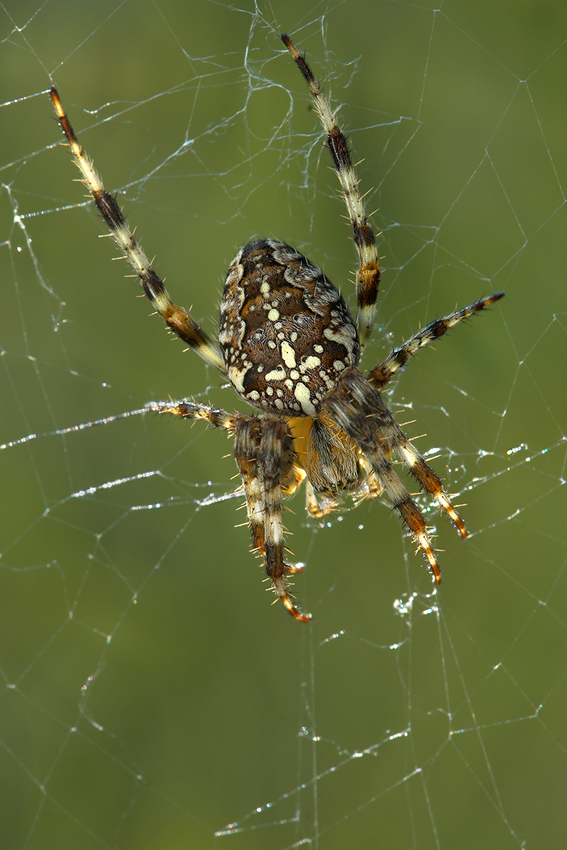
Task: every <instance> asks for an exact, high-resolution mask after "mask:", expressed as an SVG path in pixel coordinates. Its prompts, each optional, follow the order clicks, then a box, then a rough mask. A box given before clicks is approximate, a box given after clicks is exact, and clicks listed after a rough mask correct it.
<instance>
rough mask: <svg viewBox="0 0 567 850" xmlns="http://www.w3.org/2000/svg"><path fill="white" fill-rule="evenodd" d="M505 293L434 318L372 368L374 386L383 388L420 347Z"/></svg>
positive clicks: (371, 379)
mask: <svg viewBox="0 0 567 850" xmlns="http://www.w3.org/2000/svg"><path fill="white" fill-rule="evenodd" d="M505 294H506V293H505V292H495V293H494V295H488V296H487V297H486V298H479V300H478V301H475V302H474V303H473V304H469V305H468V306H467V307H463V309H462V310H455V312H454V313H449V314H448V315H447V316H444V317H443V318H442V319H434V320H433V321H432V322H430V323H429V324H428V325H426V326H425V327H424V328H421V329H420V330H419V331H417V333H414V335H413V336H411V337H410V338H409V339H407V340H406V341H405V342H404V343H402V345H400V346H399V347H398V348H394V349H393V351H392V352H391V353H390V354H389V355H388V356H387V357H386V359H385V360H383V361H382V363H379V364H378V365H377V366H375V367H374V369H372V371H371V372H370V374H369V375H368V378H367V380H368V381H369V382H370V383H371V384H372V386H374V387H376V389H382V387H383V386H385V385H386V384H387V383H388V381H389V380H390V379H391V378H392V376H393V375H394V374H395V373H396V372H397V371H398V369H400V368H401V367H402V366H405V365H406V363H407V362H408V360H409V359H410V357H412V356H413V355H414V354H415V353H416V352H417V351H419V349H420V348H424V347H425V346H426V345H429V343H430V342H433V341H434V340H436V339H439V337H441V336H443V334H446V333H447V331H448V330H449V329H450V328H452V327H454V326H455V325H458V324H459V322H462V321H463V320H464V319H468V318H469V317H470V316H474V315H475V313H478V312H479V311H480V310H483V309H484V308H485V307H488V306H489V304H494V302H495V301H499V300H500V299H501V298H503V297H504V295H505Z"/></svg>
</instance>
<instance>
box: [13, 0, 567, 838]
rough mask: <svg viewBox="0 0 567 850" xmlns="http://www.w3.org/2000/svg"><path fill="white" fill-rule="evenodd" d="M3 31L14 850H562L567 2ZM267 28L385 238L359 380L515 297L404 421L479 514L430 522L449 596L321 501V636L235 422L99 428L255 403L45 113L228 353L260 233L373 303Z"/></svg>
mask: <svg viewBox="0 0 567 850" xmlns="http://www.w3.org/2000/svg"><path fill="white" fill-rule="evenodd" d="M0 20H1V21H2V40H1V42H0V57H1V58H2V67H3V73H2V75H1V80H2V82H1V85H2V88H3V93H2V97H1V99H0V100H1V102H2V106H3V111H2V116H3V122H2V125H1V130H0V132H1V133H2V145H1V148H0V149H1V151H2V166H3V168H2V207H1V210H2V213H1V215H2V218H1V227H2V236H1V245H2V251H1V254H0V257H1V259H2V281H3V286H2V293H3V297H2V310H1V312H0V328H1V330H0V350H1V354H2V358H1V365H2V369H1V370H0V375H1V381H2V383H1V387H0V394H1V395H0V398H1V399H2V415H1V417H0V429H1V433H0V444H2V450H1V451H0V463H1V465H2V466H1V473H0V474H1V480H2V487H1V488H0V498H1V500H2V504H1V508H0V511H1V512H0V516H1V523H0V528H1V535H0V554H1V559H0V565H1V566H2V570H1V572H0V581H1V599H2V603H1V604H2V615H1V617H0V629H1V643H0V645H1V647H2V649H1V655H0V665H1V668H0V669H1V672H2V681H3V689H2V691H1V698H0V759H1V768H0V776H1V777H2V779H1V784H2V792H1V794H0V834H1V836H2V839H1V840H2V846H4V847H10V848H14V850H16V848H17V850H20V848H26V850H31V848H34V849H35V848H38V850H39V848H41V850H49V848H52V847H53V848H55V847H57V848H61V847H65V848H67V847H69V848H71V847H81V848H83V850H90V848H93V850H94V848H101V847H103V848H130V847H132V848H133V847H136V848H155V847H164V848H170V847H171V848H173V847H180V846H187V847H191V848H209V847H215V848H216V847H219V848H224V847H226V848H229V850H239V848H247V850H251V848H263V850H272V848H273V849H274V850H275V849H276V848H277V850H283V848H291V847H299V846H312V847H315V848H325V850H334V848H341V850H342V848H350V847H356V848H358V850H365V849H366V848H374V847H377V846H383V847H396V848H420V850H425V849H426V848H455V847H459V848H478V847H497V848H499V850H506V848H516V847H524V846H525V847H531V846H539V847H546V848H551V847H562V846H563V845H564V836H565V834H566V830H567V824H566V823H565V806H564V799H565V793H566V790H567V789H566V785H567V783H566V748H567V730H566V724H565V710H564V705H565V701H566V699H567V693H566V679H565V669H566V663H565V660H566V658H567V655H566V649H567V633H566V625H567V617H566V613H565V612H566V603H567V583H566V574H565V561H566V555H567V533H566V528H565V516H566V508H567V505H566V503H565V492H566V491H565V489H564V486H563V485H564V484H565V453H566V438H565V433H566V429H565V421H566V408H565V396H566V394H565V389H564V385H565V374H566V367H567V358H566V355H565V352H566V350H567V334H566V318H565V316H566V314H565V311H566V309H567V300H566V299H567V295H566V287H565V269H566V268H567V256H566V251H565V244H566V240H565V227H566V220H565V219H566V212H567V207H566V204H565V188H564V187H565V183H566V180H567V157H566V146H565V138H566V136H567V126H566V124H567V119H566V115H567V110H566V109H565V94H564V92H565V85H564V81H565V78H566V71H567V68H566V65H567V40H566V37H567V31H566V20H565V8H564V7H563V5H562V4H558V3H556V2H554V3H550V2H548V3H545V2H544V3H541V2H538V3H535V2H531V3H530V2H525V3H521V4H520V3H514V4H509V3H505V2H502V0H500V2H491V3H484V2H482V1H481V2H475V3H474V4H472V3H469V2H463V0H459V1H458V2H442V3H440V4H434V3H430V2H428V0H422V2H414V3H412V4H407V3H403V2H395V0H377V2H375V3H373V4H367V3H363V2H362V0H350V1H349V3H348V4H347V3H333V2H329V0H327V1H326V2H322V3H317V4H313V7H312V8H311V9H310V10H309V11H308V12H306V11H305V4H303V3H298V2H286V3H285V5H284V4H280V3H277V2H276V3H268V2H265V3H264V2H262V3H258V4H257V5H255V4H253V3H252V2H250V3H243V4H241V8H237V7H236V6H234V5H233V4H230V3H227V2H217V3H213V2H207V0H191V2H190V3H186V4H176V3H174V2H172V0H163V2H143V0H139V2H136V3H134V2H119V0H112V2H110V0H101V2H99V3H96V4H94V3H89V4H87V3H85V4H82V3H81V4H78V3H70V2H59V3H48V2H39V0H36V2H35V3H34V2H33V1H32V2H25V3H21V2H17V3H15V2H12V3H4V4H3V5H2V7H1V9H0ZM281 31H288V32H289V33H290V34H292V35H293V36H294V38H295V39H296V41H297V44H298V45H299V46H300V48H301V49H302V50H305V51H307V53H308V56H309V60H310V62H311V63H312V65H313V68H314V71H315V73H316V74H317V76H319V77H321V78H323V80H324V82H325V85H326V89H327V92H329V90H330V91H331V95H332V97H333V102H334V103H335V104H339V103H340V104H341V105H342V106H341V113H340V115H341V120H342V122H343V124H345V125H346V127H347V129H348V132H349V135H350V139H351V143H352V145H353V147H354V148H355V151H356V153H355V159H356V160H361V164H360V166H359V176H360V178H361V185H362V189H363V191H366V192H368V195H367V204H368V207H369V208H370V209H372V210H376V213H375V214H374V219H373V220H374V224H375V227H376V230H381V231H382V236H381V237H380V240H379V245H380V253H381V255H382V256H383V257H384V260H383V265H384V269H385V272H384V277H383V286H382V291H381V295H380V301H379V313H378V321H377V326H376V328H375V332H374V336H373V338H372V341H371V344H370V345H369V346H368V350H367V352H366V354H365V359H364V365H365V366H368V367H369V368H370V367H371V366H373V365H374V364H375V362H376V361H377V360H378V359H379V358H380V357H381V356H383V354H384V353H385V352H387V351H388V349H389V347H391V346H392V345H393V344H399V343H400V342H401V341H402V340H403V339H405V338H407V337H408V336H409V335H410V334H411V333H412V332H413V331H415V330H416V329H417V327H418V326H419V325H420V324H425V323H426V322H427V321H429V320H430V319H432V318H434V317H435V316H436V315H442V314H444V313H446V312H449V311H450V310H451V309H453V308H454V307H455V306H456V305H459V306H462V305H464V304H466V303H469V302H470V301H472V300H474V299H476V298H478V297H480V296H481V295H483V294H488V293H490V292H493V291H497V290H499V289H505V290H506V293H507V297H506V299H505V300H504V301H503V302H501V303H500V304H498V305H497V306H496V307H495V308H494V309H492V310H491V311H490V312H489V313H487V314H486V315H482V316H480V317H478V318H477V319H475V320H474V321H471V322H470V323H469V324H468V325H467V326H465V327H460V328H458V329H456V330H455V331H454V332H453V333H452V334H450V335H449V336H448V337H447V338H445V339H443V340H442V341H440V342H439V344H438V345H437V346H435V350H432V349H431V350H428V351H425V352H422V353H421V354H420V355H418V356H417V357H416V358H414V360H413V361H412V362H411V363H410V364H409V366H408V368H407V369H406V370H405V372H404V374H403V375H402V376H401V378H400V380H399V382H397V385H396V386H395V388H394V390H393V393H392V396H391V398H390V402H391V404H392V405H393V407H394V410H395V411H396V413H397V417H398V420H399V421H400V422H402V423H410V424H406V425H405V429H406V430H407V432H408V433H409V434H410V435H412V436H414V437H418V436H419V435H420V434H425V435H427V436H424V437H421V438H420V439H419V440H418V442H417V444H418V446H419V447H420V449H421V450H422V451H424V452H425V453H426V454H427V457H431V458H433V457H434V458H435V460H434V461H433V463H434V466H435V468H436V469H437V470H438V471H439V472H440V473H441V474H442V475H443V477H444V480H445V482H446V486H447V489H448V490H450V491H452V492H455V493H457V494H458V496H457V498H456V501H457V503H466V507H463V509H462V513H463V516H464V518H465V520H466V521H467V524H468V527H469V529H470V531H471V532H472V534H471V538H470V539H469V540H468V541H462V540H460V539H459V538H458V535H457V534H456V533H455V531H454V529H452V528H451V527H450V524H449V522H448V521H447V520H446V518H443V517H438V516H437V513H436V512H435V511H432V510H430V509H429V506H428V504H427V502H426V501H422V502H420V504H421V505H422V507H423V509H424V510H426V511H428V513H427V516H428V520H429V521H430V522H431V523H432V524H435V525H436V526H437V534H438V536H437V545H438V546H439V548H440V549H441V550H442V551H441V555H440V559H441V564H442V567H443V568H444V583H443V585H442V586H441V588H440V590H439V592H438V593H433V592H432V586H431V581H430V578H429V576H428V574H427V571H426V569H425V568H424V566H423V563H422V560H421V559H420V558H419V557H416V556H414V552H413V545H412V543H411V541H409V540H408V539H407V538H406V537H404V536H403V533H402V531H401V529H400V526H399V523H398V521H397V519H396V517H395V516H392V515H391V512H390V511H389V510H388V508H387V507H386V506H384V505H381V504H378V503H374V504H362V505H360V506H359V507H358V508H356V509H351V507H350V506H346V508H345V510H344V511H343V512H342V514H341V515H339V516H335V517H333V518H332V519H331V520H330V521H328V522H323V523H319V522H315V521H307V520H306V519H305V512H304V508H303V503H302V497H298V498H296V499H295V500H293V501H292V502H291V503H290V507H291V509H292V512H290V513H288V514H287V517H286V519H287V525H288V528H289V530H290V532H291V534H290V538H289V542H290V545H291V547H292V548H293V551H294V554H295V557H296V559H297V560H301V561H303V562H304V563H305V564H306V570H305V572H304V573H303V574H302V575H301V576H299V577H298V578H297V581H296V587H295V589H296V593H297V597H298V600H299V602H300V604H301V606H302V607H304V608H305V609H306V610H310V611H312V612H313V614H314V619H313V622H312V624H310V625H309V626H301V625H299V624H298V623H295V622H294V621H293V620H292V619H291V618H290V617H288V616H287V615H286V614H285V613H284V612H283V610H281V607H278V606H276V607H275V608H272V607H271V606H270V605H269V602H270V601H271V599H270V598H269V597H267V596H265V595H263V594H262V585H261V581H260V579H261V570H260V568H259V565H258V564H257V563H255V561H254V559H253V557H252V556H251V555H250V554H249V553H248V552H247V546H248V532H247V530H246V527H245V526H244V525H240V523H242V522H243V521H244V515H243V514H242V512H240V513H236V508H237V507H238V505H239V504H240V502H241V501H242V500H241V499H237V500H235V499H233V498H232V497H231V494H232V491H233V489H234V487H235V482H234V481H233V480H232V476H233V475H234V463H233V461H232V459H231V457H230V451H231V446H230V444H229V443H227V442H226V440H225V438H224V436H223V435H222V434H219V433H218V432H214V431H213V430H212V429H209V430H207V429H206V428H205V427H203V426H202V425H201V424H200V423H198V424H197V425H195V427H190V426H189V425H187V423H183V422H179V421H168V420H164V418H163V417H151V416H140V415H133V416H131V417H127V418H122V419H115V420H114V421H111V422H109V423H108V424H105V425H94V424H93V423H95V422H98V421H99V420H104V419H105V418H108V417H113V416H116V415H117V414H120V413H124V412H127V411H132V410H138V409H140V408H141V407H143V405H144V403H145V402H147V401H150V400H152V399H159V398H162V399H163V398H168V397H172V398H180V397H185V396H189V395H191V396H193V397H194V398H197V399H202V400H206V401H210V402H211V403H214V404H220V405H222V406H224V407H226V408H228V409H233V407H235V406H236V405H237V401H236V399H235V397H234V395H233V394H232V393H231V392H230V391H228V390H226V389H222V388H220V387H219V386H218V380H217V377H216V376H215V375H214V374H212V372H211V371H210V370H207V368H206V367H205V366H204V365H203V364H202V363H201V362H200V360H199V359H198V358H197V357H195V356H194V355H192V354H190V353H189V354H182V345H181V343H180V342H179V341H178V340H175V341H173V342H171V344H169V338H168V337H166V336H165V335H164V332H163V327H162V325H161V323H160V321H159V320H158V319H157V318H154V319H147V318H146V316H147V314H148V312H149V308H148V305H147V303H146V302H145V301H143V300H138V301H135V300H134V297H133V296H134V295H136V294H138V291H137V289H136V286H137V284H136V283H135V282H132V281H125V280H124V279H123V274H124V270H125V267H124V266H123V265H122V264H121V263H118V264H116V263H115V264H112V263H111V262H110V259H109V258H110V257H111V256H114V255H115V254H116V251H115V249H114V248H113V246H112V245H111V244H110V243H109V240H104V239H103V240H100V241H98V242H97V239H96V235H97V233H98V234H104V232H105V231H104V229H103V226H102V223H101V222H100V221H99V220H98V219H97V216H96V214H95V213H94V212H93V210H92V209H91V206H90V204H89V203H87V202H86V201H83V199H82V196H81V187H80V186H79V185H78V184H77V183H73V182H72V179H73V178H75V177H76V173H75V172H76V169H75V168H74V166H73V165H72V163H71V161H70V157H69V156H68V155H67V153H66V151H65V149H64V148H62V147H61V146H60V145H59V141H60V133H59V130H58V128H57V125H56V123H55V122H54V120H53V116H52V113H51V107H50V104H49V100H48V97H47V95H46V90H47V88H48V87H49V85H50V84H51V83H52V82H54V83H56V84H57V86H58V88H59V91H60V94H61V98H62V101H63V104H64V105H65V107H66V109H67V110H68V111H69V114H70V118H71V121H72V123H73V125H74V127H75V129H76V130H77V133H78V135H79V138H80V140H81V142H82V143H83V144H84V145H85V148H86V149H87V151H88V152H89V153H90V154H91V155H92V156H93V158H94V160H95V164H96V166H97V168H98V169H99V170H100V172H101V174H102V175H103V178H104V180H105V183H106V185H107V187H108V188H114V189H115V190H116V191H117V192H118V197H119V199H120V202H121V203H122V204H123V205H124V207H125V209H126V212H127V213H128V214H129V217H130V221H131V223H132V224H134V225H136V226H137V228H138V233H139V234H140V235H141V236H142V238H143V243H144V247H145V249H146V251H147V252H148V253H149V254H150V255H152V254H153V253H154V252H155V253H156V255H157V268H158V271H159V272H160V273H162V274H163V275H166V276H167V282H168V287H169V288H170V291H171V292H172V294H173V296H174V297H177V298H178V299H179V301H180V302H181V303H184V304H185V306H187V307H189V308H191V310H192V313H193V315H194V316H195V317H196V318H198V319H199V320H200V321H203V323H204V326H205V328H206V329H207V330H209V331H211V332H214V329H215V322H216V313H217V306H218V300H219V292H220V288H221V286H222V280H223V276H224V273H225V270H226V268H227V266H228V264H229V262H230V260H231V259H232V257H233V256H234V254H235V253H236V251H237V250H238V248H239V247H240V246H241V245H243V244H244V243H245V242H246V241H247V240H249V239H250V238H251V237H253V236H254V235H265V236H275V237H277V238H280V239H283V240H285V241H288V242H289V243H291V244H293V245H295V246H296V247H298V248H299V249H300V250H302V251H304V252H305V253H306V254H307V255H308V256H309V257H310V258H311V259H312V260H313V261H315V262H316V263H318V264H320V265H322V266H323V267H324V268H325V271H326V273H327V274H328V275H329V276H330V277H331V279H332V280H334V281H336V282H337V283H341V284H342V286H343V289H344V291H345V292H348V293H350V298H351V303H352V288H350V289H349V287H350V286H351V284H350V279H349V275H350V273H351V270H352V268H353V266H354V262H355V261H354V251H353V248H352V244H351V243H350V241H349V234H348V228H347V226H346V224H345V222H344V220H343V219H342V216H343V208H342V206H341V202H340V200H339V199H338V198H337V187H336V178H335V176H334V175H333V173H332V171H330V170H329V168H328V165H329V162H328V157H327V153H326V151H325V149H324V146H323V144H322V140H321V134H320V131H319V129H318V127H317V126H316V121H315V116H314V115H313V112H312V111H311V110H310V109H309V100H308V95H307V92H306V91H305V88H304V85H303V81H302V80H301V78H300V76H299V74H298V73H297V69H296V68H295V67H294V66H293V63H292V62H291V61H290V59H289V56H287V55H286V54H285V52H284V51H283V50H282V48H281V45H280V43H279V41H278V34H279V33H280V32H281ZM241 409H243V408H242V407H241ZM81 425H85V426H87V427H77V428H75V429H73V428H72V426H81ZM235 517H236V519H235ZM236 523H239V525H237V526H236V527H235V524H236Z"/></svg>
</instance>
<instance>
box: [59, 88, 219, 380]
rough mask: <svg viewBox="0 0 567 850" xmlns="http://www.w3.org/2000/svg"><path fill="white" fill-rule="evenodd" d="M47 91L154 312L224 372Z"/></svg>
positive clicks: (88, 183) (216, 352) (212, 347)
mask: <svg viewBox="0 0 567 850" xmlns="http://www.w3.org/2000/svg"><path fill="white" fill-rule="evenodd" d="M50 94H51V100H52V102H53V106H54V107H55V112H56V115H57V118H58V120H59V124H60V125H61V129H62V130H63V132H64V134H65V136H66V138H67V141H68V143H69V147H70V148H71V153H72V154H73V159H74V160H75V164H76V165H77V167H78V168H79V171H80V172H81V174H82V175H83V182H84V183H85V185H86V186H87V188H88V190H89V192H90V193H91V195H92V196H93V200H94V202H95V204H96V205H97V207H98V209H99V211H100V213H101V215H102V217H103V218H104V220H105V222H106V223H107V225H108V227H109V228H110V232H111V234H112V236H113V237H114V240H115V242H116V244H117V245H118V247H119V248H120V250H121V251H122V253H123V254H124V256H125V257H126V259H127V260H128V262H129V263H130V265H131V266H132V268H133V270H134V271H135V273H136V274H137V276H138V277H139V279H140V283H141V284H142V287H143V290H144V293H145V295H146V296H147V298H149V300H150V301H151V302H152V304H153V306H154V307H155V309H156V310H157V312H158V313H161V315H162V317H163V319H164V321H165V323H166V325H168V327H170V328H171V330H172V331H174V332H175V333H176V334H177V335H178V336H180V337H181V339H182V340H184V341H185V342H186V343H187V344H188V345H189V346H190V347H191V348H194V349H195V351H196V352H197V354H199V355H200V356H201V357H202V358H203V360H205V362H206V363H208V364H209V365H210V366H215V367H216V368H217V369H220V371H221V372H223V373H224V372H225V367H224V360H223V358H222V355H221V353H220V351H219V349H218V347H217V345H216V344H215V343H214V342H213V341H212V340H211V339H210V338H209V336H208V335H207V334H206V333H205V332H204V331H203V329H202V328H201V327H200V326H199V325H198V324H197V322H196V321H195V320H194V319H193V318H192V316H191V315H190V314H189V313H188V312H187V311H186V310H184V309H183V307H179V306H177V305H176V304H174V303H173V301H172V300H171V297H170V295H169V293H168V291H167V289H166V288H165V286H164V284H163V281H162V280H161V278H160V277H158V275H157V274H156V272H155V271H154V269H153V268H152V265H151V263H150V261H149V260H148V258H147V256H146V254H145V253H144V251H143V250H142V248H141V246H140V245H139V243H138V242H136V240H135V239H134V234H133V233H132V231H131V230H130V227H129V226H128V222H127V221H126V219H125V218H124V215H123V214H122V211H121V209H120V207H119V206H118V204H117V203H116V200H115V199H114V198H113V197H112V195H110V194H109V193H108V192H107V191H106V189H105V188H104V185H103V183H102V180H101V179H100V177H99V175H98V174H97V172H96V170H95V168H94V166H93V163H92V162H91V160H90V158H89V157H88V156H87V154H86V153H85V152H84V151H83V148H82V147H81V145H80V144H79V142H78V140H77V137H76V136H75V133H74V131H73V128H72V127H71V124H70V123H69V119H68V118H67V116H66V114H65V112H64V110H63V107H62V105H61V101H60V99H59V95H58V93H57V89H55V88H54V87H53V88H52V89H51V92H50Z"/></svg>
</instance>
